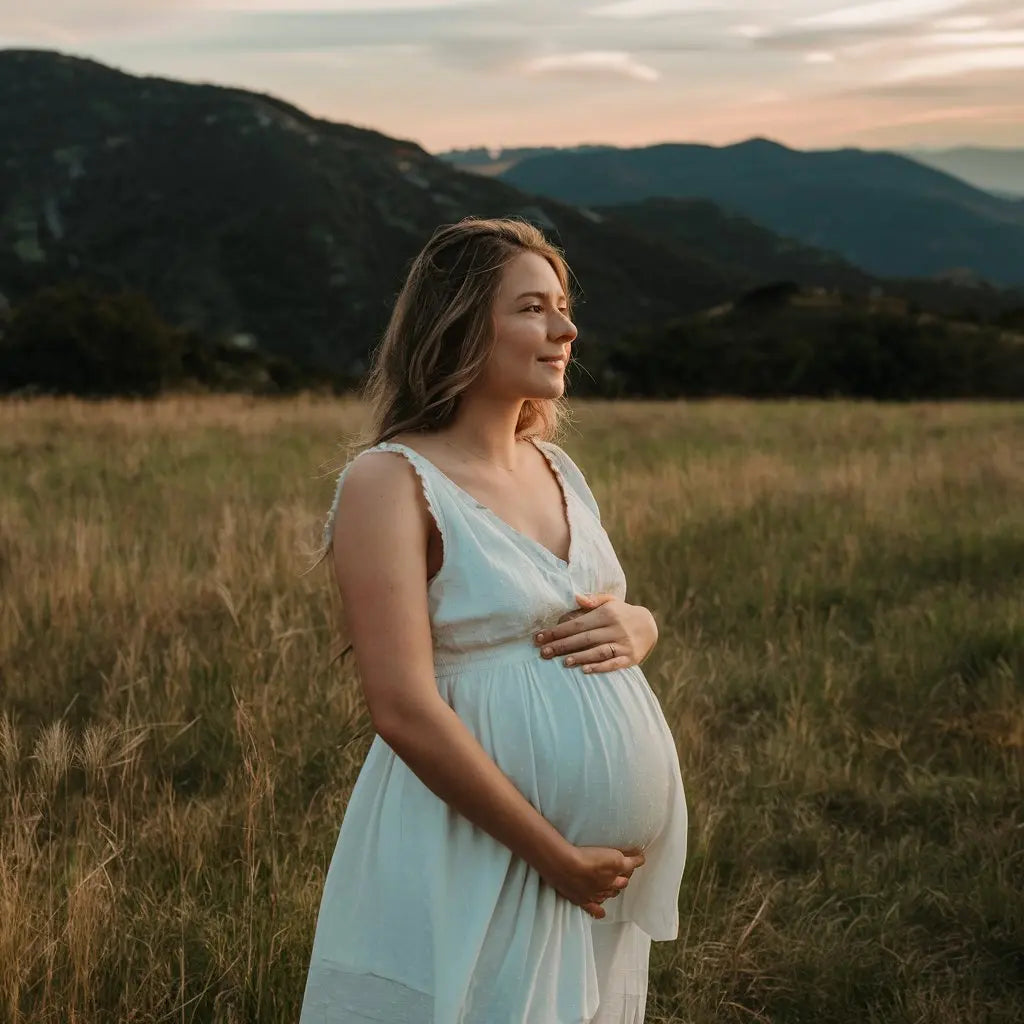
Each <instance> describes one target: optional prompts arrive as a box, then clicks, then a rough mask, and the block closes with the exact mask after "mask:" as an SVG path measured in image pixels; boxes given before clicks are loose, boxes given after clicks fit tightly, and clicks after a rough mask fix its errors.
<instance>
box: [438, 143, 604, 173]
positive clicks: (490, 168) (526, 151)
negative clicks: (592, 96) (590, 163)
mask: <svg viewBox="0 0 1024 1024" xmlns="http://www.w3.org/2000/svg"><path fill="white" fill-rule="evenodd" d="M614 148H615V147H614V146H565V147H558V146H523V147H518V148H517V147H510V148H507V149H498V150H491V149H487V148H486V147H485V146H474V147H470V148H469V149H450V150H447V151H446V152H444V153H435V154H434V155H435V156H436V157H437V158H438V160H444V161H445V163H449V164H451V165H452V166H453V167H458V168H460V169H461V170H464V171H473V172H474V173H475V174H484V175H487V176H488V177H492V178H493V177H497V176H498V175H499V174H501V173H502V172H504V171H507V170H508V169H509V168H510V167H514V166H515V165H516V164H517V163H519V162H520V161H522V160H527V159H529V158H530V157H534V156H548V155H549V154H551V153H600V152H602V151H603V150H607V149H614Z"/></svg>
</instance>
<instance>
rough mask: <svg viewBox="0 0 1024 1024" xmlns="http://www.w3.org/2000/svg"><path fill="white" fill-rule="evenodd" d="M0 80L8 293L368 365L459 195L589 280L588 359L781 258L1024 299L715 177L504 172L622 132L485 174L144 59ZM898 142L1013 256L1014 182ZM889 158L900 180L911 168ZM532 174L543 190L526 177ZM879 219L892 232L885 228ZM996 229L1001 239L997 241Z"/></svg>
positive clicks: (13, 71)
mask: <svg viewBox="0 0 1024 1024" xmlns="http://www.w3.org/2000/svg"><path fill="white" fill-rule="evenodd" d="M0 100H2V102H0V295H3V296H6V298H7V299H8V300H9V301H11V302H17V301H18V300H19V299H21V298H23V297H24V296H26V295H28V294H31V293H33V292H35V291H37V290H38V289H39V288H41V287H43V286H44V285H47V284H52V283H55V282H59V281H62V280H65V279H67V278H70V277H74V276H76V275H87V276H89V277H91V278H92V279H93V280H95V281H97V282H99V283H100V284H103V285H109V286H111V287H118V286H121V285H131V286H133V287H137V288H140V289H142V290H143V291H145V293H146V294H148V295H149V296H150V297H151V298H152V299H153V301H154V302H155V303H156V305H157V308H158V309H159V311H160V313H161V314H162V315H163V316H165V317H166V318H167V319H168V320H169V321H170V322H171V323H175V324H183V325H188V326H191V327H194V328H196V329H199V330H202V331H207V332H228V333H242V334H244V335H246V336H248V337H249V338H250V339H252V340H253V342H254V343H255V344H258V345H259V346H261V347H264V348H265V349H267V350H268V351H271V352H277V353H280V354H284V355H287V356H289V357H290V358H294V359H296V360H298V361H300V362H304V363H306V364H309V365H318V366H323V367H327V368H330V369H333V370H337V371H340V372H344V373H354V374H355V373H359V372H361V370H362V368H363V367H364V366H365V361H366V355H367V352H368V351H369V349H370V347H372V345H373V344H375V342H376V340H377V338H378V337H379V334H380V331H381V329H382V328H383V326H384V324H385V322H386V318H387V315H388V312H389V310H390V307H391V304H392V302H393V300H394V296H395V293H396V290H397V288H398V287H399V285H400V283H401V279H402V277H403V274H404V271H405V268H406V267H407V265H408V261H409V260H410V259H411V258H412V256H413V255H414V254H415V253H416V251H417V250H418V249H419V248H420V246H421V245H422V244H423V242H424V241H425V240H426V239H427V238H428V237H429V235H430V233H431V232H432V231H433V230H434V229H435V228H436V227H437V226H438V225H439V224H441V223H445V222H450V221H454V220H457V219H459V218H461V217H463V216H466V215H470V214H474V215H479V216H498V215H520V216H524V217H527V218H528V219H530V220H532V221H534V222H535V223H537V224H538V225H539V226H541V227H542V228H544V229H545V231H547V232H548V234H549V236H550V237H552V238H553V239H554V240H555V241H556V242H558V244H560V245H562V246H563V247H564V248H565V250H566V252H567V255H568V257H569V260H570V263H571V264H572V266H573V269H574V271H575V272H576V275H577V278H578V284H579V291H580V292H581V293H582V294H581V302H580V303H579V305H578V307H577V322H578V324H579V326H580V328H581V335H580V345H581V357H582V359H583V361H584V363H585V362H586V358H587V351H588V346H595V347H597V348H600V347H601V346H602V345H607V344H610V343H611V342H613V341H617V340H618V339H619V338H620V337H621V336H622V335H623V334H624V333H626V332H629V331H631V330H633V329H635V328H641V327H645V326H650V325H656V324H659V323H662V322H665V321H667V320H670V319H672V318H677V317H680V316H684V315H687V314H690V313H694V312H696V311H699V310H705V309H708V308H710V307H715V306H717V305H719V304H721V303H723V302H728V301H730V300H733V299H735V298H737V297H738V296H740V295H741V294H742V293H744V292H746V291H748V290H750V289H754V288H758V287H759V286H762V285H766V284H770V283H772V282H775V281H779V280H780V279H789V280H793V281H797V282H799V283H800V284H801V285H804V286H812V287H813V286H817V287H821V288H836V289H842V290H843V291H844V293H846V294H849V295H852V296H861V297H867V296H869V295H871V296H876V297H877V296H878V295H881V294H883V293H885V294H888V295H891V296H899V297H902V298H903V299H905V300H907V301H909V302H912V303H914V304H916V305H917V306H919V307H920V308H922V309H925V310H931V311H934V312H938V313H955V312H963V311H965V310H971V311H973V313H974V314H976V315H986V314H988V313H992V312H994V311H998V310H1002V309H1009V308H1012V307H1014V306H1019V305H1020V304H1021V302H1022V298H1021V294H1019V293H1018V294H1013V293H1010V292H1007V291H1000V290H997V289H995V288H992V287H990V286H988V285H985V284H984V283H979V282H977V281H974V280H973V279H972V275H971V274H965V275H963V277H964V279H965V281H966V283H965V284H960V283H957V281H955V280H954V281H952V282H950V281H938V280H884V281H883V280H880V279H879V278H878V277H877V276H875V275H873V274H872V273H870V272H868V271H865V270H864V269H862V268H861V267H859V266H856V265H854V263H853V262H851V260H850V259H849V258H844V256H843V255H842V254H837V252H836V251H833V250H835V249H837V248H838V247H837V246H835V245H833V244H831V242H832V239H833V234H834V233H829V232H825V231H821V230H819V231H818V236H819V237H820V243H819V244H818V245H814V244H808V243H807V242H805V241H799V240H794V239H793V238H789V237H785V235H784V234H779V233H777V232H776V231H773V230H771V227H770V225H769V226H765V224H766V221H765V219H764V218H755V220H757V221H759V223H755V222H754V221H752V220H751V219H749V217H747V216H744V215H742V214H739V213H736V212H734V211H727V210H724V209H722V208H721V207H720V206H718V205H716V204H715V203H714V202H712V201H710V200H708V199H703V200H692V199H684V198H671V197H670V198H667V199H661V198H658V199H654V198H651V199H644V198H643V196H642V195H641V194H638V191H639V192H642V189H640V190H637V189H634V191H633V192H630V191H629V189H628V188H627V187H626V186H627V185H630V184H631V181H630V180H626V179H624V178H623V176H622V175H621V174H619V175H612V176H611V177H610V178H609V179H608V180H609V182H610V183H611V184H610V185H608V186H604V187H605V188H606V193H605V194H606V195H607V196H610V198H608V199H607V201H606V202H605V205H603V206H601V207H600V208H597V206H596V203H597V202H598V199H599V198H600V196H598V193H599V192H600V187H601V186H600V183H599V181H598V179H597V178H596V177H595V176H594V175H593V174H591V173H590V172H589V171H588V173H587V174H584V175H582V176H581V178H580V179H579V183H578V184H579V186H580V189H582V190H584V191H585V192H586V196H585V198H583V199H578V197H577V200H578V201H580V202H583V203H585V206H584V207H583V208H578V207H577V206H575V205H573V202H574V201H577V200H573V201H568V202H567V201H560V200H559V199H555V198H538V197H537V196H536V195H530V194H528V193H527V192H524V191H523V190H522V189H520V188H518V187H516V185H515V184H514V179H515V178H516V176H517V175H519V176H524V175H525V176H526V177H527V178H529V176H530V175H534V176H535V178H536V177H537V176H538V175H539V177H540V178H543V177H544V176H545V175H547V174H548V172H549V171H550V165H545V164H544V163H543V161H545V160H549V159H551V160H555V161H559V160H564V159H577V160H584V161H592V160H597V161H600V160H604V159H606V158H607V157H609V156H612V157H616V158H618V157H621V156H622V155H623V153H627V155H628V151H614V152H611V153H609V152H606V151H598V152H580V153H577V154H565V153H558V152H555V153H551V154H549V155H548V156H544V157H540V156H537V155H532V156H531V157H530V158H529V159H527V160H523V161H521V162H519V163H516V164H515V165H514V166H513V167H511V168H510V169H509V170H508V171H506V172H505V173H503V175H502V176H501V177H500V178H497V179H495V178H488V177H486V176H484V175H480V174H469V173H464V172H463V171H461V170H459V169H457V168H454V167H452V166H451V165H450V164H449V163H448V162H446V161H444V160H441V159H438V158H436V157H434V156H432V155H430V154H429V153H427V152H425V151H424V150H423V149H422V148H421V147H420V146H418V145H416V144H415V143H413V142H409V141H404V140H399V139H393V138H389V137H387V136H385V135H382V134H380V133H377V132H374V131H370V130H366V129H361V128H355V127H352V126H349V125H344V124H337V123H333V122H330V121H326V120H322V119H318V118H315V117H312V116H310V115H308V114H306V113H305V112H303V111H301V110H299V109H298V108H296V107H294V106H292V105H290V104H288V103H285V102H284V101H282V100H279V99H277V98H275V97H273V96H269V95H264V94H260V93H254V92H249V91H246V90H241V89H232V88H224V87H218V86H210V85H193V84H187V83H183V82H176V81H171V80H167V79H162V78H157V77H140V76H134V75H129V74H124V73H122V72H120V71H116V70H113V69H111V68H108V67H105V66H104V65H102V64H99V63H97V62H95V61H91V60H85V59H80V58H76V57H69V56H65V55H62V54H58V53H53V52H50V51H41V50H7V51H0ZM707 148H709V147H707ZM748 148H749V150H750V152H754V151H762V150H763V151H764V152H763V153H761V157H760V158H759V166H761V167H763V166H765V165H766V164H770V163H771V160H772V159H777V160H780V161H782V162H783V163H784V165H785V167H787V168H790V169H791V170H792V173H793V174H794V175H796V176H797V177H798V178H802V179H803V180H804V185H803V188H802V192H803V197H802V199H801V200H800V202H796V200H793V204H792V205H793V209H794V218H793V219H794V222H796V223H799V216H798V215H799V213H800V209H801V203H802V204H803V205H804V206H807V205H808V204H809V203H810V201H811V200H812V199H814V197H815V192H816V188H815V187H814V186H812V185H808V184H807V183H806V173H805V172H804V171H802V170H800V169H799V168H800V167H801V166H803V165H802V163H801V160H802V158H803V157H804V156H806V154H794V153H792V151H788V150H785V149H784V148H783V147H776V146H774V144H761V143H758V144H757V145H755V146H753V147H748ZM780 151H781V152H780ZM629 158H630V159H631V158H632V157H631V156H630V157H629ZM891 159H892V160H896V161H898V162H899V167H900V169H901V174H903V173H905V169H904V168H903V165H908V166H909V167H910V168H912V173H913V174H915V175H918V177H916V178H913V179H912V180H914V181H918V182H920V181H922V180H927V181H928V182H930V185H929V191H928V197H927V201H928V202H929V203H931V205H930V206H927V205H926V212H928V214H929V216H930V217H931V218H940V219H941V218H944V217H946V216H948V215H950V211H951V210H954V211H958V216H960V217H961V218H962V219H963V223H964V224H966V225H967V227H968V228H970V230H968V231H967V234H968V236H970V237H975V236H977V237H975V242H976V244H977V245H978V246H979V260H978V266H977V267H975V268H974V269H975V270H978V271H979V272H980V270H981V269H982V268H987V267H988V266H989V264H990V263H991V264H992V265H996V262H997V259H998V260H1002V263H1001V264H999V266H1003V265H1004V264H1005V265H1011V266H1012V262H1013V260H1012V257H1013V254H1014V253H1016V252H1017V251H1018V250H1017V249H1016V248H1015V246H1018V245H1019V244H1020V239H1021V238H1022V237H1024V207H1022V212H1021V218H1020V222H1019V223H1018V222H1017V221H1016V220H1014V219H1013V218H1012V217H1006V216H1004V214H1005V211H1006V210H1008V209H1012V208H1013V204H1008V203H1004V202H1003V201H1001V200H996V199H994V198H993V197H991V196H986V195H985V194H984V193H979V192H977V190H973V189H970V188H969V187H968V186H965V185H963V184H962V183H960V182H957V181H955V180H954V179H951V178H948V177H947V176H945V175H942V174H940V173H939V172H937V171H933V170H930V169H927V168H923V167H919V166H918V165H914V164H912V163H911V161H909V160H906V159H905V158H899V157H893V158H891ZM537 161H540V162H539V163H537ZM589 166H591V169H592V165H589ZM736 166H739V165H736ZM861 173H862V167H861V166H860V165H859V164H856V165H853V166H851V167H848V168H846V169H844V171H843V175H845V181H844V189H845V191H844V192H843V193H842V194H843V195H844V197H845V201H846V202H847V204H848V205H847V207H846V208H844V209H842V210H841V211H839V214H837V216H836V218H835V219H836V221H837V222H841V223H848V222H853V221H856V219H857V217H858V216H859V217H861V218H864V217H868V216H869V214H870V209H871V207H872V205H873V204H875V203H877V201H878V196H877V194H876V192H875V191H871V190H869V194H868V197H867V199H866V200H865V199H864V195H863V193H860V192H858V189H857V187H856V186H857V181H858V175H860V174H861ZM720 174H721V175H722V177H724V178H726V179H727V178H728V175H727V174H726V173H725V172H724V171H720ZM843 175H838V177H840V178H841V177H842V176H843ZM920 175H924V176H926V177H925V178H923V179H922V178H921V177H920ZM741 177H742V175H739V173H738V172H736V174H734V178H736V180H740V179H741ZM836 177H837V175H836V174H832V175H831V184H830V185H829V187H830V188H834V187H835V179H836ZM784 179H785V175H784V174H782V173H781V172H780V180H784ZM538 180H539V179H538ZM893 180H895V181H896V182H897V183H898V184H899V187H900V188H901V189H902V191H901V192H900V193H899V194H900V195H901V196H903V197H904V202H910V199H909V198H908V197H909V196H910V194H911V193H910V192H909V191H908V190H909V189H910V185H909V183H908V181H907V180H906V179H905V178H904V177H900V175H899V174H894V175H893ZM746 184H747V185H748V186H749V182H747V183H746ZM525 187H526V188H528V189H529V190H531V191H540V189H539V188H537V187H536V181H535V180H532V179H531V180H530V181H529V182H528V183H527V184H526V185H525ZM822 187H824V186H822ZM780 189H781V185H776V186H775V188H774V190H769V194H770V195H773V196H776V195H778V194H779V191H780ZM556 191H557V190H556ZM829 194H834V193H829ZM886 198H887V199H888V197H886ZM633 200H641V201H633ZM817 201H818V206H816V207H815V209H820V198H819V200H817ZM913 209H914V210H915V211H917V212H916V213H915V216H922V215H923V214H922V212H921V208H920V207H917V206H915V207H913ZM840 214H841V215H840ZM971 218H973V219H971ZM899 223H904V222H903V221H900V222H899ZM979 224H983V225H984V226H985V230H984V231H982V230H981V228H979V227H978V226H977V225H979ZM933 227H934V224H932V223H930V222H926V223H924V224H922V225H921V226H920V230H919V231H918V232H917V233H916V234H915V233H913V232H911V235H910V236H909V238H910V242H913V244H914V245H919V246H920V247H921V248H922V250H923V251H926V252H927V251H928V250H929V246H930V245H931V244H932V243H931V236H930V235H929V234H928V233H927V231H928V230H931V229H932V228H933ZM972 231H973V232H974V235H972V234H971V232H972ZM1000 232H1001V234H1000ZM786 234H789V235H793V236H794V237H796V238H799V235H798V234H797V232H795V231H793V232H787V233H786ZM835 237H839V236H838V235H835ZM886 237H887V239H889V241H890V243H891V244H893V245H895V244H896V243H895V241H894V238H895V235H894V234H893V233H892V232H890V234H888V235H887V236H886ZM993 239H999V240H1001V241H1000V245H1001V248H999V250H998V251H999V255H998V257H997V256H995V255H993V253H992V251H991V246H992V245H993V244H994V242H993ZM903 241H906V239H903ZM910 242H907V247H908V248H912V246H911V245H910ZM982 243H984V244H982ZM901 244H902V242H901ZM982 249H983V250H984V251H981V250H982ZM1021 251H1024V250H1021ZM956 255H959V252H958V253H957V254H956ZM964 265H967V266H972V265H971V264H964V263H962V262H960V263H954V262H950V261H949V260H947V259H939V260H938V261H937V262H936V266H937V267H938V268H939V269H940V270H948V269H951V268H953V267H956V266H964ZM1018 267H1019V268H1024V261H1022V262H1020V263H1019V264H1018ZM1005 276H1007V277H1009V278H1010V279H1011V280H1012V279H1013V275H1012V274H1008V275H1005ZM1017 280H1020V281H1024V273H1021V274H1020V275H1019V276H1018V277H1017Z"/></svg>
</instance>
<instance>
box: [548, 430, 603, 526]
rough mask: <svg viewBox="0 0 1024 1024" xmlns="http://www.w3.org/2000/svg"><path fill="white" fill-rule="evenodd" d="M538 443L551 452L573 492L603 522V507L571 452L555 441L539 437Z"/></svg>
mask: <svg viewBox="0 0 1024 1024" xmlns="http://www.w3.org/2000/svg"><path fill="white" fill-rule="evenodd" d="M536 443H537V444H539V445H541V447H543V448H544V450H545V451H546V452H548V453H549V454H550V456H551V458H552V459H553V460H554V462H555V464H556V465H557V466H558V468H559V469H560V470H561V471H562V476H563V477H564V479H565V482H566V483H567V484H568V485H569V487H570V488H572V491H573V493H574V494H575V495H576V496H577V497H578V498H579V499H580V500H581V501H582V502H583V504H584V505H586V506H587V508H589V509H590V511H591V512H593V513H594V516H595V517H596V519H597V521H598V522H601V509H600V508H599V507H598V504H597V499H596V498H595V497H594V492H593V491H591V489H590V486H589V484H588V483H587V480H586V477H584V475H583V472H582V471H581V470H580V467H579V466H577V465H576V463H575V462H573V461H572V459H571V458H570V457H569V453H568V452H567V451H565V449H563V448H560V447H559V446H558V445H557V444H555V443H554V442H553V441H542V440H541V439H540V438H537V439H536Z"/></svg>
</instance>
